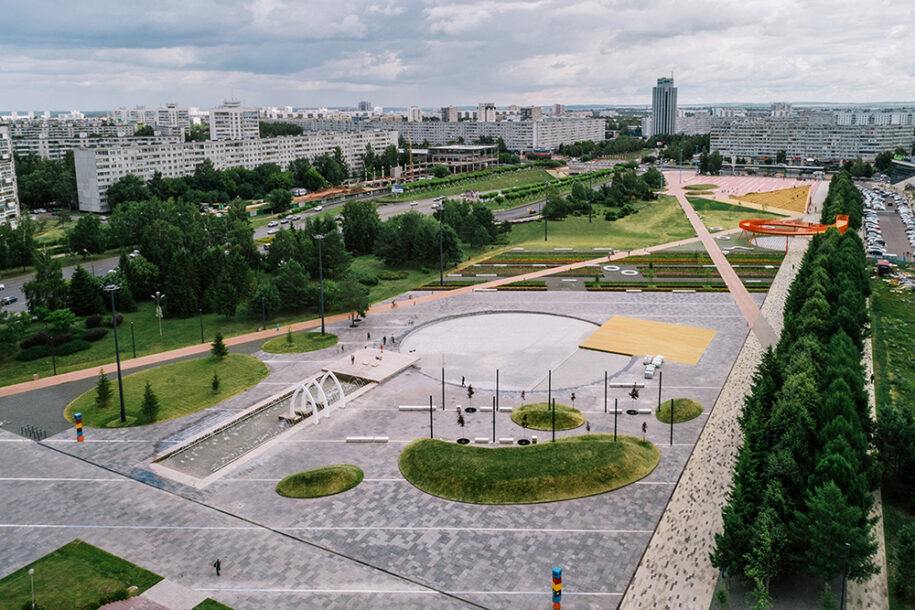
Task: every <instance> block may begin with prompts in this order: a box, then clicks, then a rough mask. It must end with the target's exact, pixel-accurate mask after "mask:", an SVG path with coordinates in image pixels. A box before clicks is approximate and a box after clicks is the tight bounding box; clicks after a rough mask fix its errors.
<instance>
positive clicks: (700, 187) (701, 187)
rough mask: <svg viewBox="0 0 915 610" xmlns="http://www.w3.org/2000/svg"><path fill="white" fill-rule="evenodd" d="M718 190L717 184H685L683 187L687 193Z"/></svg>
mask: <svg viewBox="0 0 915 610" xmlns="http://www.w3.org/2000/svg"><path fill="white" fill-rule="evenodd" d="M716 188H718V185H717V184H687V185H686V186H684V187H683V189H684V190H687V191H709V190H714V189H716Z"/></svg>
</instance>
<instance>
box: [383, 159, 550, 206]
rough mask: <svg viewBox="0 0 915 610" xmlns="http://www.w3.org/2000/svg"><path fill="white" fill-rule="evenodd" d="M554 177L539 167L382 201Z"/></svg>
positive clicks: (490, 189)
mask: <svg viewBox="0 0 915 610" xmlns="http://www.w3.org/2000/svg"><path fill="white" fill-rule="evenodd" d="M552 179H553V177H552V176H551V175H550V174H549V173H547V171H546V170H544V169H540V168H539V167H532V168H528V169H519V170H517V171H514V172H505V173H502V174H496V175H493V176H484V177H483V178H468V179H467V180H464V181H461V182H460V183H458V184H451V185H447V186H440V187H435V188H431V189H428V190H417V191H408V192H406V193H404V194H403V195H387V196H385V197H382V198H380V199H379V200H380V201H416V200H417V199H429V198H432V197H443V196H444V197H447V196H450V195H460V194H461V193H464V192H466V191H495V190H501V189H506V188H510V187H513V186H522V185H527V184H536V183H538V182H546V181H547V180H552Z"/></svg>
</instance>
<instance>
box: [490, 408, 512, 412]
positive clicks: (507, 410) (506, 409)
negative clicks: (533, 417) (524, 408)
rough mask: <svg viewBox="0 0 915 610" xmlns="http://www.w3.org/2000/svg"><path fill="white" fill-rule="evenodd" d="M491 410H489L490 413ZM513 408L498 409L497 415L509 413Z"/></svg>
mask: <svg viewBox="0 0 915 610" xmlns="http://www.w3.org/2000/svg"><path fill="white" fill-rule="evenodd" d="M491 410H492V408H490V411H491ZM512 410H514V407H499V413H511V412H512Z"/></svg>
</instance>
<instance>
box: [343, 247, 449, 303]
mask: <svg viewBox="0 0 915 610" xmlns="http://www.w3.org/2000/svg"><path fill="white" fill-rule="evenodd" d="M465 251H466V249H465ZM433 266H434V267H435V268H434V269H432V268H431V267H430V268H427V269H426V271H422V270H417V269H398V270H397V271H399V272H402V273H405V274H406V275H407V276H406V277H405V278H404V279H400V280H379V281H378V284H376V285H375V286H369V301H371V302H372V303H378V302H380V301H384V300H385V299H390V298H391V297H394V296H397V295H398V294H403V293H404V292H406V291H408V290H412V289H414V288H416V287H418V286H422V285H423V284H425V283H427V282H430V281H432V280H433V279H435V280H436V281H437V280H438V263H436V264H435V265H433ZM387 268H388V267H387V266H385V264H384V263H383V262H382V261H381V259H379V258H378V257H377V256H374V255H369V256H360V257H359V258H357V259H355V260H354V261H353V266H352V267H351V269H352V270H353V271H355V272H358V273H362V274H365V275H378V273H379V272H380V271H383V270H385V269H387ZM448 269H449V266H448V265H447V263H446V265H445V273H448Z"/></svg>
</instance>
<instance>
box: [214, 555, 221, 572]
mask: <svg viewBox="0 0 915 610" xmlns="http://www.w3.org/2000/svg"><path fill="white" fill-rule="evenodd" d="M213 567H214V568H216V576H219V571H220V570H222V562H221V561H220V560H218V559H217V560H216V563H214V564H213Z"/></svg>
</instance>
